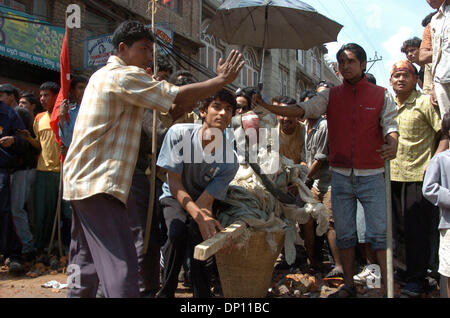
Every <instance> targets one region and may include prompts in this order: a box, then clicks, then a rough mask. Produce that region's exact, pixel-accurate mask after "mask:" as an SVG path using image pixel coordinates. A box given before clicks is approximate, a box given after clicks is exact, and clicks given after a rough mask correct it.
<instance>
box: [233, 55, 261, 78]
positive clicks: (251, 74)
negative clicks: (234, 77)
mask: <svg viewBox="0 0 450 318" xmlns="http://www.w3.org/2000/svg"><path fill="white" fill-rule="evenodd" d="M244 59H245V65H244V67H243V69H242V71H241V73H240V78H239V83H238V85H239V86H240V87H248V86H256V85H258V80H259V78H258V72H257V71H256V69H255V64H256V63H255V56H254V54H253V52H252V51H250V50H246V51H244Z"/></svg>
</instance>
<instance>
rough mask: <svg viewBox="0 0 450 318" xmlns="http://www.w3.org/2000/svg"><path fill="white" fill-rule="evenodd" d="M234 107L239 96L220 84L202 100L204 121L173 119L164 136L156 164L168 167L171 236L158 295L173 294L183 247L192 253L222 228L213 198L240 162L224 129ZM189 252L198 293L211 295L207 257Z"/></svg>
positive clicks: (165, 200)
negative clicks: (174, 122)
mask: <svg viewBox="0 0 450 318" xmlns="http://www.w3.org/2000/svg"><path fill="white" fill-rule="evenodd" d="M235 109H236V99H235V96H234V95H233V94H232V93H230V92H228V91H226V90H224V89H222V90H220V91H218V92H217V93H216V94H214V95H213V96H211V97H210V98H208V99H206V100H204V101H203V103H202V106H201V107H200V115H201V117H202V119H203V124H202V125H199V124H179V125H175V126H173V127H171V128H170V129H169V131H168V132H167V135H166V137H165V139H164V142H163V145H162V148H161V152H160V155H159V158H158V163H157V164H158V166H160V167H162V168H164V169H166V170H167V171H168V172H167V181H166V182H165V183H164V185H163V195H162V196H161V198H160V201H161V204H162V206H163V213H164V219H165V222H166V226H167V229H168V233H167V235H168V239H167V241H166V244H165V245H164V247H163V255H164V259H165V271H164V277H163V286H162V288H161V291H160V292H159V294H158V297H161V298H165V297H174V293H175V290H176V288H177V284H178V273H179V272H180V268H181V265H182V264H183V260H184V257H185V252H186V251H188V253H191V254H192V253H193V251H194V247H195V245H197V244H198V243H200V242H202V241H204V240H206V239H209V238H211V237H212V236H213V235H215V234H216V233H217V232H219V231H221V230H222V229H223V228H222V226H221V225H220V223H219V222H218V221H217V219H216V218H215V213H216V211H215V207H214V203H215V201H216V200H223V199H225V196H226V193H227V189H228V185H229V183H230V182H231V180H233V178H234V176H235V174H236V172H237V170H238V168H239V163H238V160H237V155H236V153H235V152H234V150H233V146H232V145H231V143H230V142H229V141H228V140H227V139H226V138H225V135H224V130H225V128H226V127H227V126H228V125H229V124H230V122H231V118H232V116H233V113H234V111H235ZM211 159H212V160H211ZM190 258H191V259H192V264H191V280H192V289H193V294H194V297H201V298H205V297H211V292H210V283H211V282H210V276H209V275H208V271H207V270H206V269H205V263H206V262H201V261H197V260H195V259H193V258H192V255H190Z"/></svg>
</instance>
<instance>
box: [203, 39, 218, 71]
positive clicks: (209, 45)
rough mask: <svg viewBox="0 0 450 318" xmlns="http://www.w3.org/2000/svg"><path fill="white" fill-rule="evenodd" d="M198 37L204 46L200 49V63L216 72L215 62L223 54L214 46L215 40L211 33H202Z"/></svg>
mask: <svg viewBox="0 0 450 318" xmlns="http://www.w3.org/2000/svg"><path fill="white" fill-rule="evenodd" d="M200 39H201V41H202V43H203V44H205V47H202V48H201V49H200V63H201V64H202V65H204V66H206V67H207V68H208V69H210V70H211V71H213V72H216V71H217V63H218V62H219V59H220V58H221V57H222V56H223V54H222V51H221V50H220V49H218V48H217V47H216V40H215V38H214V37H213V36H212V35H209V34H206V33H202V34H201V36H200Z"/></svg>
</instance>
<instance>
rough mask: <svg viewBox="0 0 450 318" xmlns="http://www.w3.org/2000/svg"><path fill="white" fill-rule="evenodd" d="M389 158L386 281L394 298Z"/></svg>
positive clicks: (388, 164) (385, 167) (386, 174)
mask: <svg viewBox="0 0 450 318" xmlns="http://www.w3.org/2000/svg"><path fill="white" fill-rule="evenodd" d="M390 169H391V168H390V163H389V161H388V160H386V161H384V171H385V172H384V182H385V191H386V274H387V277H386V282H387V286H386V289H387V297H388V298H394V265H393V254H392V197H391V170H390Z"/></svg>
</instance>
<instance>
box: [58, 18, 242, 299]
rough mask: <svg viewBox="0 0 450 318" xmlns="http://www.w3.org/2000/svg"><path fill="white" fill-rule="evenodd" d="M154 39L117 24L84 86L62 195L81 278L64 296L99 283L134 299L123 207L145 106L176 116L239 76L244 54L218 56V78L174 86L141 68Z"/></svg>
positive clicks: (133, 262) (91, 291)
mask: <svg viewBox="0 0 450 318" xmlns="http://www.w3.org/2000/svg"><path fill="white" fill-rule="evenodd" d="M153 42H154V37H153V35H152V33H151V31H150V30H148V29H147V28H146V27H145V26H144V25H143V24H141V23H140V22H137V21H125V22H123V23H122V24H121V25H119V26H118V28H117V29H116V30H115V32H114V35H113V39H112V43H113V45H114V48H115V51H116V52H115V54H114V55H112V56H111V57H110V58H109V60H108V63H107V65H106V66H104V67H103V68H101V69H100V70H98V71H97V72H95V73H94V74H93V75H92V76H91V78H90V80H89V83H88V85H87V87H86V90H85V94H84V97H83V101H82V103H81V107H80V111H79V115H78V118H77V121H76V123H75V128H74V133H73V139H72V143H71V145H70V148H69V150H68V153H67V157H66V160H65V163H64V199H66V200H69V201H70V202H71V204H72V207H73V210H74V215H73V226H72V242H71V246H70V260H69V263H70V265H72V266H71V267H70V269H73V270H76V269H77V266H79V268H78V269H79V273H80V277H79V278H80V280H75V282H80V283H79V284H76V283H75V284H73V283H72V282H69V283H70V284H69V292H68V297H95V294H96V291H97V288H98V283H99V281H101V283H102V284H101V286H102V291H103V294H104V295H105V296H106V297H139V289H138V264H137V256H136V249H135V246H134V240H133V235H132V232H131V230H130V228H129V226H128V214H130V213H135V211H132V210H133V209H127V206H128V204H127V201H128V195H129V192H130V187H131V178H132V175H133V171H134V168H135V166H136V160H137V154H138V150H139V141H140V135H141V127H142V116H143V113H144V109H146V108H149V109H156V110H159V111H164V112H169V113H170V114H171V116H172V118H173V119H176V118H178V117H179V116H181V115H182V114H183V113H184V112H188V111H191V108H192V107H193V105H194V104H195V102H196V101H197V100H199V99H202V98H206V97H208V96H210V95H211V94H213V93H214V92H216V91H218V90H219V89H221V88H222V87H224V86H225V85H227V84H230V83H232V82H233V81H234V79H235V78H236V77H237V76H238V74H239V72H240V70H241V69H242V67H243V65H244V61H243V59H242V55H241V54H240V53H239V52H237V51H234V50H233V51H231V53H230V54H229V56H228V58H227V60H226V61H225V62H224V61H223V60H220V61H219V63H218V66H217V76H216V77H214V78H212V79H209V80H207V81H204V82H200V83H195V84H191V85H186V86H183V87H177V86H174V85H171V84H169V83H168V82H166V81H156V80H154V79H153V78H152V77H151V76H150V75H149V74H147V73H146V72H145V68H146V67H147V66H148V65H149V64H150V63H151V60H152V54H153V52H152V51H153Z"/></svg>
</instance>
